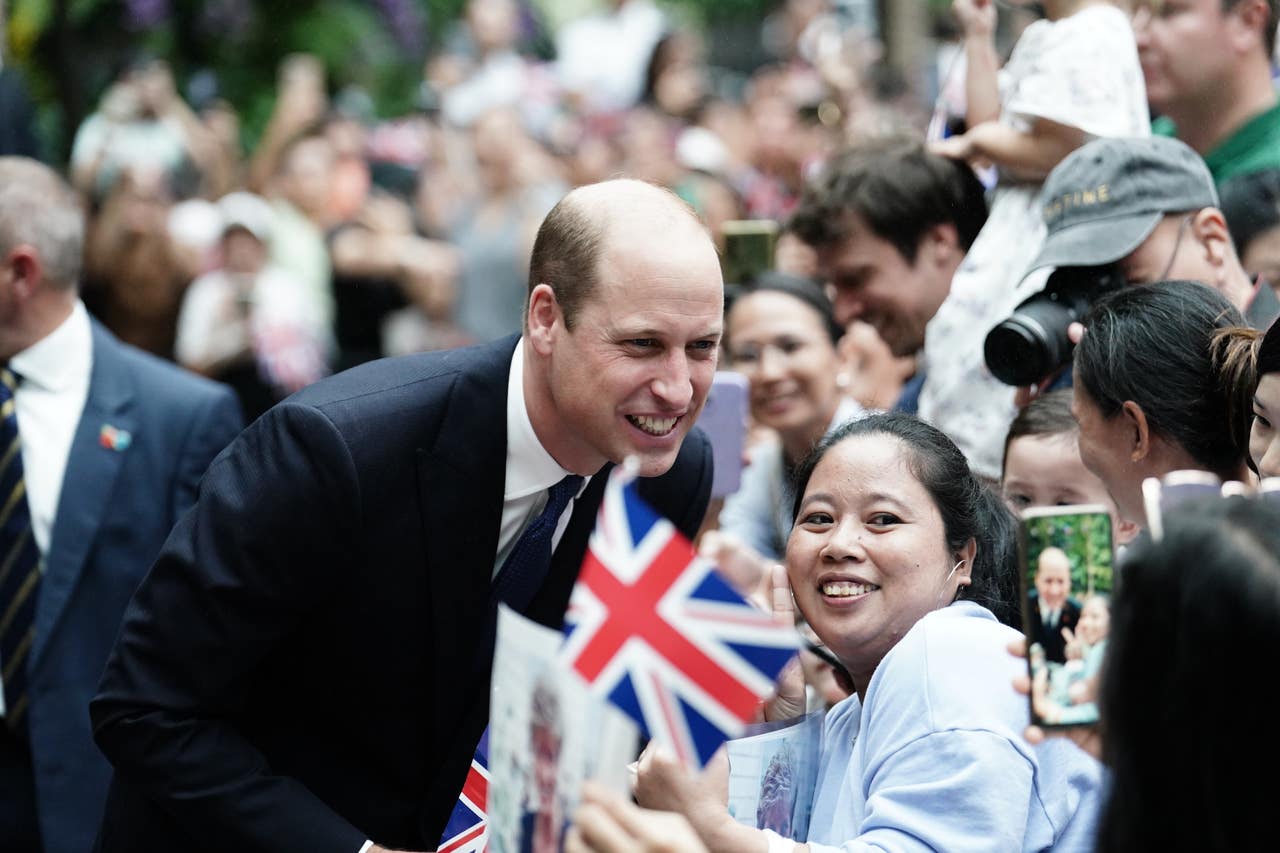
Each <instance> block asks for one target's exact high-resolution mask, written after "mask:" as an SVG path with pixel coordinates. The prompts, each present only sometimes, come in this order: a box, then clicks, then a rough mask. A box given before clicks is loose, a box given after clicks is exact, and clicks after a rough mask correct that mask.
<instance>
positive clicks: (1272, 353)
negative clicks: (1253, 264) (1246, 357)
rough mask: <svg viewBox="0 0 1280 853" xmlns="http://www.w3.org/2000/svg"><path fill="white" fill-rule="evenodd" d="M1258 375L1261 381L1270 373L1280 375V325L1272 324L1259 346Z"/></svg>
mask: <svg viewBox="0 0 1280 853" xmlns="http://www.w3.org/2000/svg"><path fill="white" fill-rule="evenodd" d="M1263 286H1264V287H1265V286H1266V285H1263ZM1257 373H1258V378H1259V379H1261V378H1262V377H1264V376H1266V375H1267V374H1268V373H1280V323H1272V324H1271V328H1269V329H1267V333H1266V334H1265V335H1263V336H1262V341H1261V343H1259V344H1258V364H1257Z"/></svg>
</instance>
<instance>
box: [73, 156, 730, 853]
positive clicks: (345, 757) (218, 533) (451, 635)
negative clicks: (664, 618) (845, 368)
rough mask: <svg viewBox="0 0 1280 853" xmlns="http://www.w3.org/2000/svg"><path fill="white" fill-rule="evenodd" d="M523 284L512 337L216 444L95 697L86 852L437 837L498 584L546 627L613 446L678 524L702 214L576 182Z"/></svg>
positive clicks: (700, 388)
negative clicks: (99, 813)
mask: <svg viewBox="0 0 1280 853" xmlns="http://www.w3.org/2000/svg"><path fill="white" fill-rule="evenodd" d="M529 284H530V287H529V295H528V304H527V306H526V311H525V322H524V330H523V334H522V335H520V336H517V337H511V338H508V339H506V340H502V341H498V342H496V343H494V344H491V345H485V346H482V347H476V348H472V349H465V350H456V351H451V352H443V353H431V354H425V355H417V356H407V357H403V358H398V359H388V360H383V361H379V362H374V363H371V364H368V365H364V366H362V367H358V368H355V369H354V370H351V371H348V372H346V373H343V374H339V375H338V376H335V377H332V378H331V379H329V380H326V381H324V382H321V383H319V384H317V385H314V386H312V387H311V388H309V389H307V390H306V391H304V392H302V393H301V394H298V395H296V396H294V397H292V398H290V399H289V400H287V401H286V402H284V403H282V404H280V405H278V406H276V407H275V408H274V409H272V410H271V411H270V412H268V413H267V414H266V415H265V416H264V417H263V418H261V419H260V420H258V421H257V422H256V423H254V424H253V425H252V426H251V427H250V428H249V429H248V430H246V431H245V432H244V434H243V435H242V436H241V437H240V438H239V439H238V440H237V441H236V442H235V443H234V444H233V445H232V446H231V447H230V448H229V449H228V451H227V452H226V453H224V454H223V455H222V456H221V457H220V458H219V459H218V460H216V461H215V462H214V464H213V466H212V467H211V468H210V471H209V474H208V475H207V477H206V479H205V481H204V484H203V486H202V488H201V492H200V496H199V499H198V501H197V503H196V506H195V509H194V511H193V512H191V513H190V514H189V515H188V516H187V517H186V518H184V519H183V521H182V522H181V523H180V524H179V525H178V526H177V528H176V529H175V530H174V533H173V535H172V536H171V537H170V539H169V541H168V543H167V544H166V546H165V548H164V550H163V552H162V554H161V556H160V558H159V560H158V561H157V562H156V564H155V566H154V568H153V569H152V571H151V573H150V575H149V576H148V578H147V580H146V581H145V582H144V583H143V585H142V587H141V588H140V589H139V591H138V593H137V595H136V596H135V598H134V600H133V602H132V603H131V604H130V606H129V609H128V611H127V612H126V614H125V620H124V625H123V627H122V630H121V634H120V639H119V641H118V643H117V645H116V648H115V650H114V652H113V653H112V657H111V660H110V662H109V663H108V666H107V671H106V674H105V675H104V677H103V681H102V684H101V687H100V692H99V694H98V696H97V697H96V698H95V700H94V701H93V704H92V706H91V712H92V716H93V721H94V725H95V734H96V737H97V740H98V743H99V745H100V746H101V748H102V750H103V752H104V753H106V755H107V757H108V758H109V759H110V760H111V761H112V763H113V764H114V766H115V778H114V781H113V784H112V789H111V794H110V796H109V802H108V805H107V811H106V816H105V819H104V823H103V827H102V831H101V833H100V834H99V839H98V848H99V849H100V850H103V851H123V850H128V851H131V853H149V851H156V853H160V851H164V853H171V851H173V850H183V851H209V853H213V852H214V851H217V853H225V851H244V853H248V851H267V850H271V851H281V853H284V852H285V851H298V853H303V851H305V853H330V852H331V853H361V851H370V850H371V851H380V850H382V849H383V847H384V846H385V847H394V848H397V849H406V850H434V849H435V847H436V844H437V842H438V841H439V839H440V836H441V832H442V829H443V827H444V825H445V822H446V819H447V817H448V815H449V812H450V810H451V808H452V806H453V804H454V802H455V801H456V797H457V795H458V792H459V790H460V789H461V787H462V783H463V779H464V778H465V776H466V771H467V768H468V766H469V764H470V760H471V756H472V752H473V750H474V747H475V745H476V742H477V740H478V739H479V736H480V734H481V732H482V731H483V729H484V727H485V725H486V723H487V720H488V701H489V675H490V668H491V663H492V660H491V657H492V652H491V650H492V632H493V621H494V618H495V610H496V604H497V602H498V601H503V602H506V603H508V604H510V605H511V606H513V607H515V608H516V609H517V610H519V611H522V612H523V613H525V614H526V615H528V616H530V617H532V618H534V619H536V620H538V621H540V622H542V623H544V624H546V625H551V626H560V625H561V624H562V621H563V616H564V612H565V607H566V605H567V602H568V598H569V594H570V592H571V590H572V586H573V582H574V580H575V578H576V576H577V572H578V568H579V566H580V564H581V561H582V556H583V554H584V552H585V549H586V542H587V537H588V534H589V533H590V530H591V527H592V523H593V521H594V518H595V514H596V511H597V509H598V507H599V503H600V499H601V495H602V491H603V487H604V480H605V478H606V473H607V470H608V468H609V467H610V465H612V464H615V463H618V462H620V461H622V460H623V459H624V458H625V457H627V456H634V457H636V458H638V460H639V462H640V470H641V474H642V476H645V477H652V478H656V479H652V480H647V481H645V482H644V485H643V486H642V489H643V491H645V493H646V494H647V496H648V498H649V499H650V501H651V502H653V503H654V504H656V505H657V507H658V509H659V511H660V512H662V513H663V514H665V515H666V516H667V517H669V518H671V519H672V520H673V521H674V522H675V523H676V525H677V526H678V527H680V528H681V529H682V530H683V531H684V532H685V533H686V534H688V535H690V536H692V535H693V534H694V533H695V532H696V530H697V528H698V526H699V524H700V523H701V521H702V516H703V514H704V512H705V510H706V505H707V500H708V495H709V490H710V484H711V455H710V448H709V445H708V444H707V441H706V439H705V438H704V437H703V436H702V434H701V433H699V432H696V431H695V432H692V433H691V432H690V430H691V427H692V424H693V422H694V420H695V419H696V418H697V416H698V414H699V412H700V411H701V409H702V406H703V403H704V402H705V400H706V396H707V391H708V389H709V387H710V385H711V380H712V375H713V374H714V372H715V366H716V350H717V346H718V343H719V339H720V331H721V312H722V291H723V285H722V282H721V278H720V267H719V262H718V259H717V256H716V252H715V249H714V247H713V245H712V243H711V240H710V238H709V237H708V236H707V234H706V232H705V230H704V229H703V227H702V226H701V224H700V223H699V222H698V220H697V219H696V217H695V216H694V214H693V213H692V211H691V210H690V209H689V208H688V207H687V206H685V205H684V204H683V202H681V201H679V200H678V199H677V198H676V197H675V196H674V195H671V194H670V193H667V192H666V191H665V190H660V189H658V188H656V187H653V186H651V185H648V184H644V183H640V182H636V181H610V182H606V183H603V184H596V185H592V186H587V187H583V188H580V189H578V190H575V191H574V192H572V193H571V194H569V195H568V196H566V197H565V198H564V199H563V200H562V201H561V202H560V203H559V204H558V205H557V206H556V207H555V208H554V209H553V210H552V211H551V213H550V214H548V216H547V218H546V220H545V222H544V223H543V224H542V227H541V229H540V230H539V232H538V236H537V239H536V242H535V245H534V249H533V256H532V259H531V263H530V276H529ZM538 530H542V531H544V532H545V534H546V535H549V536H550V547H551V549H552V550H551V552H550V556H549V558H547V557H545V553H544V557H543V559H542V561H541V563H539V561H538V560H534V559H530V558H527V555H528V554H530V553H532V551H531V550H530V549H531V546H529V544H528V543H529V542H531V541H532V539H533V538H536V535H538V534H536V531H538ZM508 558H510V559H508ZM548 563H549V564H548Z"/></svg>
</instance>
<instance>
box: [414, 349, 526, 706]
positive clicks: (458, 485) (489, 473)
mask: <svg viewBox="0 0 1280 853" xmlns="http://www.w3.org/2000/svg"><path fill="white" fill-rule="evenodd" d="M512 349H513V343H512V344H507V345H503V346H501V347H488V348H485V349H484V350H482V351H481V352H484V353H486V354H488V355H489V356H490V358H491V360H488V361H481V362H480V363H478V364H477V365H475V366H474V367H472V368H470V369H464V370H463V371H461V372H460V373H459V374H457V377H456V378H455V380H454V383H453V387H452V388H451V389H450V390H449V392H448V399H447V400H445V401H442V402H441V403H440V405H443V406H446V407H447V410H446V412H445V415H444V416H443V417H442V418H441V427H440V432H439V433H438V435H437V436H436V439H435V441H434V442H432V443H431V445H430V446H428V447H424V448H420V449H419V451H418V483H419V488H420V490H421V492H420V493H421V501H420V505H421V507H422V526H423V530H424V531H426V535H425V539H426V555H427V567H426V568H427V572H428V582H429V584H430V587H431V608H432V616H433V619H434V620H435V631H434V632H433V639H434V642H435V643H436V644H437V645H436V648H437V650H439V652H443V651H445V650H449V649H452V650H454V653H455V654H454V657H455V659H456V660H457V662H458V663H462V662H463V660H464V658H465V655H466V652H467V651H468V650H469V649H471V648H472V647H473V646H474V643H475V642H476V640H477V638H479V637H481V636H483V626H484V625H485V622H486V620H487V618H488V607H489V584H490V580H491V577H492V571H493V558H494V554H495V553H496V552H497V550H498V529H499V527H500V526H501V523H502V496H503V492H504V485H505V482H506V462H507V377H508V374H509V372H510V365H511V353H512ZM439 652H438V653H437V655H436V656H435V657H436V659H437V665H436V683H435V691H436V695H437V696H441V697H444V696H450V695H455V694H456V693H457V690H458V687H459V684H458V681H457V679H458V677H459V670H458V668H457V667H456V666H444V665H441V664H442V663H443V659H444V658H445V655H441V654H439ZM468 675H469V674H468Z"/></svg>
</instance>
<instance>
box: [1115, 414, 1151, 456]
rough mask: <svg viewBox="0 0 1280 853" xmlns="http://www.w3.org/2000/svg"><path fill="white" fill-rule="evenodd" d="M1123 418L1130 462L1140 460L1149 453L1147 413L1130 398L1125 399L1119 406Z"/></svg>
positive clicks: (1149, 435) (1149, 438)
mask: <svg viewBox="0 0 1280 853" xmlns="http://www.w3.org/2000/svg"><path fill="white" fill-rule="evenodd" d="M1120 415H1121V417H1123V418H1124V424H1125V434H1126V435H1127V436H1128V438H1127V439H1126V443H1127V449H1128V452H1129V461H1130V462H1141V461H1142V460H1144V459H1146V458H1147V457H1148V456H1149V455H1151V425H1150V424H1148V423H1147V413H1146V412H1144V411H1142V407H1141V406H1139V405H1138V404H1137V403H1135V402H1134V401H1132V400H1125V401H1124V405H1123V406H1121V408H1120Z"/></svg>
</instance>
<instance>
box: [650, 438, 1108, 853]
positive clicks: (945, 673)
mask: <svg viewBox="0 0 1280 853" xmlns="http://www.w3.org/2000/svg"><path fill="white" fill-rule="evenodd" d="M796 483H797V485H796V489H797V492H798V494H799V497H798V499H797V501H796V504H795V507H796V524H795V528H794V529H793V531H792V533H791V537H790V539H789V541H788V544H787V552H786V567H787V576H788V578H789V579H790V585H791V590H792V592H793V594H794V597H795V603H796V605H797V607H798V608H799V610H800V611H801V612H802V613H803V614H804V616H805V618H806V620H807V621H808V623H809V625H810V626H811V627H812V629H813V630H814V632H816V633H817V635H818V636H819V638H821V639H822V641H823V642H824V643H825V644H826V645H827V647H828V648H830V649H831V651H832V652H834V653H835V655H836V656H837V657H838V658H839V659H840V662H841V663H842V664H843V665H844V666H845V668H846V669H847V670H848V671H849V674H850V676H851V680H852V682H853V687H854V689H855V693H854V695H852V696H850V697H849V698H848V699H846V700H844V701H843V702H840V703H839V704H837V705H836V706H835V707H834V708H832V709H831V710H830V711H829V712H828V714H827V718H826V721H825V724H824V734H823V738H822V752H821V755H820V758H819V767H818V780H817V788H816V791H815V794H814V802H813V813H812V817H811V819H810V824H809V833H808V838H807V839H800V840H798V841H792V840H790V839H784V838H782V837H781V836H779V835H777V834H775V833H766V832H764V831H762V830H757V829H751V828H749V827H745V826H741V825H739V824H736V823H734V821H733V819H732V818H731V817H730V816H729V814H728V811H727V809H725V807H724V805H723V803H718V802H716V801H715V794H714V793H711V791H712V790H713V787H714V786H711V785H706V784H699V781H700V780H694V784H689V783H688V777H683V778H682V777H681V776H680V774H679V772H678V771H677V770H676V769H674V768H673V767H672V766H671V765H669V764H663V763H662V762H659V761H657V760H650V761H649V762H647V763H646V762H643V761H642V762H641V764H642V766H641V774H640V785H639V788H638V796H639V797H640V800H641V803H642V804H643V805H645V806H649V807H654V806H657V807H662V808H668V809H672V810H677V811H681V812H683V813H684V814H685V815H686V816H687V817H688V818H689V819H690V821H691V823H693V825H694V828H695V829H696V830H697V831H698V832H699V834H700V836H701V837H702V840H703V842H704V843H705V844H706V845H707V846H708V847H709V848H710V849H711V850H712V851H716V853H719V851H724V853H729V851H735V853H736V851H742V850H761V851H763V850H764V849H765V848H766V846H767V848H768V850H769V851H771V853H773V852H774V851H782V850H788V851H792V850H794V851H795V853H801V852H802V851H809V850H812V851H822V853H826V851H831V853H836V851H841V850H843V851H852V850H864V849H867V850H870V849H877V850H894V849H908V848H909V849H930V850H947V851H965V850H975V851H976V850H1027V851H1030V850H1036V851H1043V850H1055V849H1062V850H1067V849H1071V850H1074V849H1090V847H1091V843H1092V837H1093V832H1094V827H1095V822H1096V813H1097V807H1098V802H1099V795H1100V785H1101V770H1100V767H1099V765H1098V764H1097V762H1096V761H1095V760H1094V759H1092V758H1090V757H1088V756H1087V755H1085V754H1084V753H1083V752H1080V751H1079V750H1077V749H1076V748H1075V747H1074V746H1072V745H1070V744H1068V743H1065V742H1062V741H1049V742H1046V743H1045V744H1043V745H1041V746H1038V747H1032V746H1030V745H1028V744H1027V743H1026V741H1025V740H1023V738H1022V731H1023V728H1024V726H1025V723H1026V721H1027V716H1028V715H1027V706H1026V703H1025V701H1024V700H1022V699H1021V698H1020V697H1018V696H1017V695H1016V694H1013V693H1012V691H1009V690H1008V689H1007V685H1008V679H1010V678H1012V677H1013V676H1014V675H1016V674H1018V673H1019V672H1020V671H1021V664H1020V662H1019V661H1018V660H1017V659H1016V658H1011V656H1010V655H1009V654H1008V652H1007V646H1008V644H1009V642H1010V641H1013V640H1017V639H1020V638H1021V636H1022V635H1021V633H1020V632H1018V631H1015V630H1014V629H1013V628H1011V627H1009V626H1008V625H1002V624H1000V621H999V620H998V619H997V614H999V615H1002V616H1004V617H1005V618H1006V619H1010V620H1012V619H1013V618H1016V617H1015V616H1014V612H1013V608H1014V607H1015V606H1016V605H1015V601H1016V596H1015V593H1014V588H1015V586H1016V583H1017V580H1016V572H1017V569H1016V555H1015V549H1014V544H1013V543H1014V531H1015V525H1016V522H1015V520H1014V518H1013V516H1012V514H1011V513H1010V511H1009V510H1008V509H1007V508H1006V507H1005V506H1004V504H1003V503H1002V501H1001V500H1000V499H999V498H998V497H997V496H996V495H995V494H993V493H992V492H991V491H990V490H988V489H987V488H985V487H984V486H982V485H981V484H980V483H979V482H978V480H977V478H975V477H974V475H973V473H972V472H971V471H970V469H969V467H968V464H967V463H966V462H965V459H964V456H963V455H962V454H961V453H960V451H959V449H957V448H956V446H955V444H954V443H952V442H951V440H950V439H948V438H947V437H946V436H944V435H943V434H942V433H941V432H939V431H938V430H936V429H934V428H933V427H931V426H929V425H927V424H925V423H924V422H922V421H920V420H918V419H916V418H914V417H912V416H910V415H903V414H880V415H871V416H869V417H867V418H864V419H862V420H858V421H852V422H849V423H847V424H844V425H842V426H841V427H839V428H838V429H836V430H835V431H833V432H832V433H831V434H829V435H828V436H827V437H826V438H824V439H823V440H822V441H821V442H820V443H819V445H818V447H817V449H815V450H814V452H813V454H812V455H810V456H809V457H808V459H807V460H806V461H805V462H804V463H803V464H802V465H801V467H800V468H799V470H798V472H797V476H796ZM1015 624H1016V623H1015ZM650 774H655V775H653V776H650ZM646 777H649V778H646ZM799 841H804V842H805V843H804V844H801V843H799Z"/></svg>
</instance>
